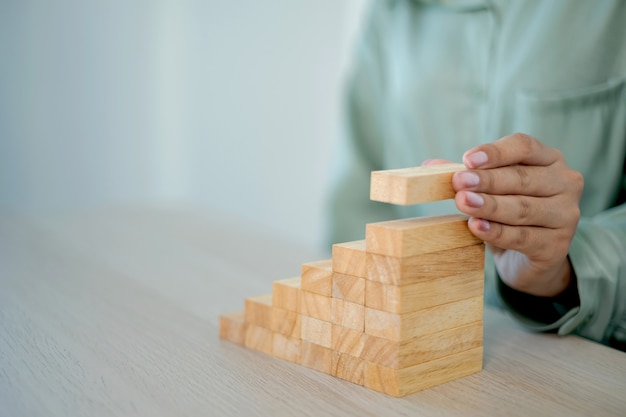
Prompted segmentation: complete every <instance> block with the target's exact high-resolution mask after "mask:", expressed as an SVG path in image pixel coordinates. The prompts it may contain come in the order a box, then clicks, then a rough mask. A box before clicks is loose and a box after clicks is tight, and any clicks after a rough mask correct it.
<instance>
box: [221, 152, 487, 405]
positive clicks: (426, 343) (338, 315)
mask: <svg viewBox="0 0 626 417" xmlns="http://www.w3.org/2000/svg"><path fill="white" fill-rule="evenodd" d="M463 168H464V167H463V165H460V164H445V165H440V166H435V167H420V168H409V169H402V170H390V171H377V172H373V173H372V183H371V195H370V197H371V198H372V199H373V200H377V201H385V202H389V203H394V204H404V205H406V204H417V203H421V202H426V201H434V200H441V199H446V198H452V197H454V191H453V190H452V186H451V176H452V174H453V173H454V172H455V171H459V170H462V169H463ZM484 250H485V249H484V245H483V243H482V242H481V241H479V240H478V239H477V238H476V237H474V235H472V233H471V232H470V231H469V229H468V228H467V217H466V216H463V215H442V216H432V217H420V218H413V219H404V220H394V221H386V222H380V223H371V224H368V225H367V226H366V232H365V240H360V241H355V242H348V243H341V244H335V245H333V248H332V259H329V260H323V261H318V262H311V263H305V264H303V265H302V271H301V275H300V276H299V277H296V278H290V279H285V280H279V281H275V282H274V283H273V291H272V294H268V295H261V296H258V297H251V298H248V299H246V300H245V310H244V311H243V312H237V313H233V314H228V315H224V316H222V317H221V318H220V337H222V338H223V339H227V340H230V341H233V342H236V343H239V344H241V345H244V346H246V347H248V348H251V349H255V350H258V351H261V352H264V353H267V354H270V355H273V356H276V357H279V358H282V359H286V360H288V361H291V362H295V363H298V364H301V365H304V366H307V367H309V368H313V369H316V370H318V371H321V372H325V373H327V374H330V375H333V376H336V377H338V378H341V379H344V380H347V381H351V382H353V383H355V384H359V385H363V386H365V387H368V388H371V389H374V390H377V391H380V392H384V393H387V394H390V395H394V396H403V395H406V394H409V393H412V392H416V391H419V390H422V389H425V388H429V387H432V386H435V385H439V384H442V383H444V382H448V381H452V380H454V379H457V378H460V377H463V376H467V375H470V374H472V373H475V372H478V371H480V370H481V369H482V356H483V355H482V353H483V352H482V346H483V344H482V340H483V323H482V313H483V277H484Z"/></svg>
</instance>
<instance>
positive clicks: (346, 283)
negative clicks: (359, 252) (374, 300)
mask: <svg viewBox="0 0 626 417" xmlns="http://www.w3.org/2000/svg"><path fill="white" fill-rule="evenodd" d="M333 298H339V299H341V300H346V301H350V302H351V303H356V304H363V305H364V304H365V278H361V277H356V276H354V275H346V274H340V273H337V272H333Z"/></svg>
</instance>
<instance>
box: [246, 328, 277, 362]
mask: <svg viewBox="0 0 626 417" xmlns="http://www.w3.org/2000/svg"><path fill="white" fill-rule="evenodd" d="M245 345H246V347H247V348H250V349H254V350H258V351H259V352H263V353H267V354H268V355H272V354H273V351H274V332H272V331H271V330H270V329H267V328H265V327H261V326H256V325H254V324H248V326H247V328H246V340H245Z"/></svg>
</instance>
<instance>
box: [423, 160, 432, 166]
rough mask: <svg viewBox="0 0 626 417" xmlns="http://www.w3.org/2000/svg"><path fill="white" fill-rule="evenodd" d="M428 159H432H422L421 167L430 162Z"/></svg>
mask: <svg viewBox="0 0 626 417" xmlns="http://www.w3.org/2000/svg"><path fill="white" fill-rule="evenodd" d="M430 161H432V159H426V160H424V161H422V166H423V167H425V166H428V164H430Z"/></svg>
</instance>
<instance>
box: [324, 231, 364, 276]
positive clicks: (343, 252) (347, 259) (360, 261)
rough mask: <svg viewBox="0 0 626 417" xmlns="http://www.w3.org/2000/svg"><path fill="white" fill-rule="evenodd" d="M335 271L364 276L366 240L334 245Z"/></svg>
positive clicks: (333, 265) (333, 261)
mask: <svg viewBox="0 0 626 417" xmlns="http://www.w3.org/2000/svg"><path fill="white" fill-rule="evenodd" d="M332 267H333V272H338V273H340V274H347V275H354V276H357V277H361V278H364V277H365V271H366V270H367V267H366V258H365V240H357V241H354V242H346V243H336V244H334V245H333V259H332Z"/></svg>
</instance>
